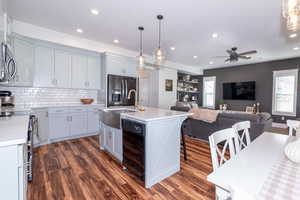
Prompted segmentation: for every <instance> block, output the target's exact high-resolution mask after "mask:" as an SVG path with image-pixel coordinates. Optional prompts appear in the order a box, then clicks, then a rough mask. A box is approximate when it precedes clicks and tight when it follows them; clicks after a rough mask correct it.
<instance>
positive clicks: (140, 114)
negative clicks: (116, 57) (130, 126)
mask: <svg viewBox="0 0 300 200" xmlns="http://www.w3.org/2000/svg"><path fill="white" fill-rule="evenodd" d="M189 115H192V113H187V112H179V111H172V110H167V109H159V108H150V107H145V111H136V112H128V113H122V114H121V117H122V118H127V119H131V120H137V121H142V122H149V121H154V120H162V119H171V118H176V117H187V116H189Z"/></svg>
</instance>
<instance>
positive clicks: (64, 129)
mask: <svg viewBox="0 0 300 200" xmlns="http://www.w3.org/2000/svg"><path fill="white" fill-rule="evenodd" d="M69 119H70V118H69V116H68V114H67V113H59V114H52V113H51V114H49V136H50V139H52V140H53V139H54V140H55V139H59V138H64V137H68V136H69V132H70V130H69Z"/></svg>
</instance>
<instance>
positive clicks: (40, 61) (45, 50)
mask: <svg viewBox="0 0 300 200" xmlns="http://www.w3.org/2000/svg"><path fill="white" fill-rule="evenodd" d="M53 74H54V51H53V49H52V48H50V47H45V46H40V45H38V46H36V47H35V75H34V86H36V87H54V82H55V81H54V80H53Z"/></svg>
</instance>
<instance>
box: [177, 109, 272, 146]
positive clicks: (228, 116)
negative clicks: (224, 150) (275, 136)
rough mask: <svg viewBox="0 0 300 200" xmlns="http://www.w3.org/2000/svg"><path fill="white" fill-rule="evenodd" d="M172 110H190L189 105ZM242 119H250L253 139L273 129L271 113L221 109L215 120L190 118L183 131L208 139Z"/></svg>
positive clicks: (186, 133) (184, 123)
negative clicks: (207, 120) (206, 120)
mask: <svg viewBox="0 0 300 200" xmlns="http://www.w3.org/2000/svg"><path fill="white" fill-rule="evenodd" d="M171 110H176V111H184V112H188V111H189V110H190V107H188V106H172V107H171ZM241 121H250V123H251V128H250V131H249V132H250V138H251V141H252V140H254V139H255V138H257V137H258V136H259V135H261V134H262V133H263V132H264V131H271V128H272V118H271V115H270V114H269V113H258V114H252V113H246V112H240V111H220V113H219V114H218V117H217V120H216V121H215V122H212V123H210V122H205V121H202V120H196V119H191V118H188V119H186V120H185V121H184V122H183V125H182V126H183V127H182V128H183V132H184V134H185V135H189V136H192V137H196V138H198V139H201V140H205V141H208V137H209V136H210V135H211V134H212V133H214V132H216V131H219V130H222V129H225V128H230V127H232V125H233V124H235V123H237V122H241Z"/></svg>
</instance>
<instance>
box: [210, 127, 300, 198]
mask: <svg viewBox="0 0 300 200" xmlns="http://www.w3.org/2000/svg"><path fill="white" fill-rule="evenodd" d="M295 139H296V137H294V136H288V135H284V134H278V133H272V132H264V133H263V134H261V135H260V136H259V137H258V138H256V139H255V140H254V141H252V142H251V143H250V144H249V145H248V146H247V147H245V148H244V149H243V150H241V151H240V152H239V153H238V154H236V155H235V156H233V157H232V158H230V159H229V160H228V161H226V162H225V163H224V164H223V165H222V166H221V167H219V168H218V169H216V170H215V171H213V172H212V173H211V174H209V175H208V176H207V180H208V181H210V182H212V183H213V184H215V185H216V186H217V187H220V188H222V189H223V190H226V191H228V192H230V193H231V194H234V193H235V194H236V195H235V196H236V197H237V196H240V198H232V199H249V200H252V199H253V200H254V199H259V200H267V199H278V200H281V199H282V200H283V199H285V200H289V199H290V200H292V199H295V200H296V199H298V200H299V199H300V165H299V164H296V163H293V162H292V161H290V160H289V159H288V158H287V157H286V156H285V154H284V148H285V146H286V145H287V144H288V143H289V142H292V141H293V140H295Z"/></svg>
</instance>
